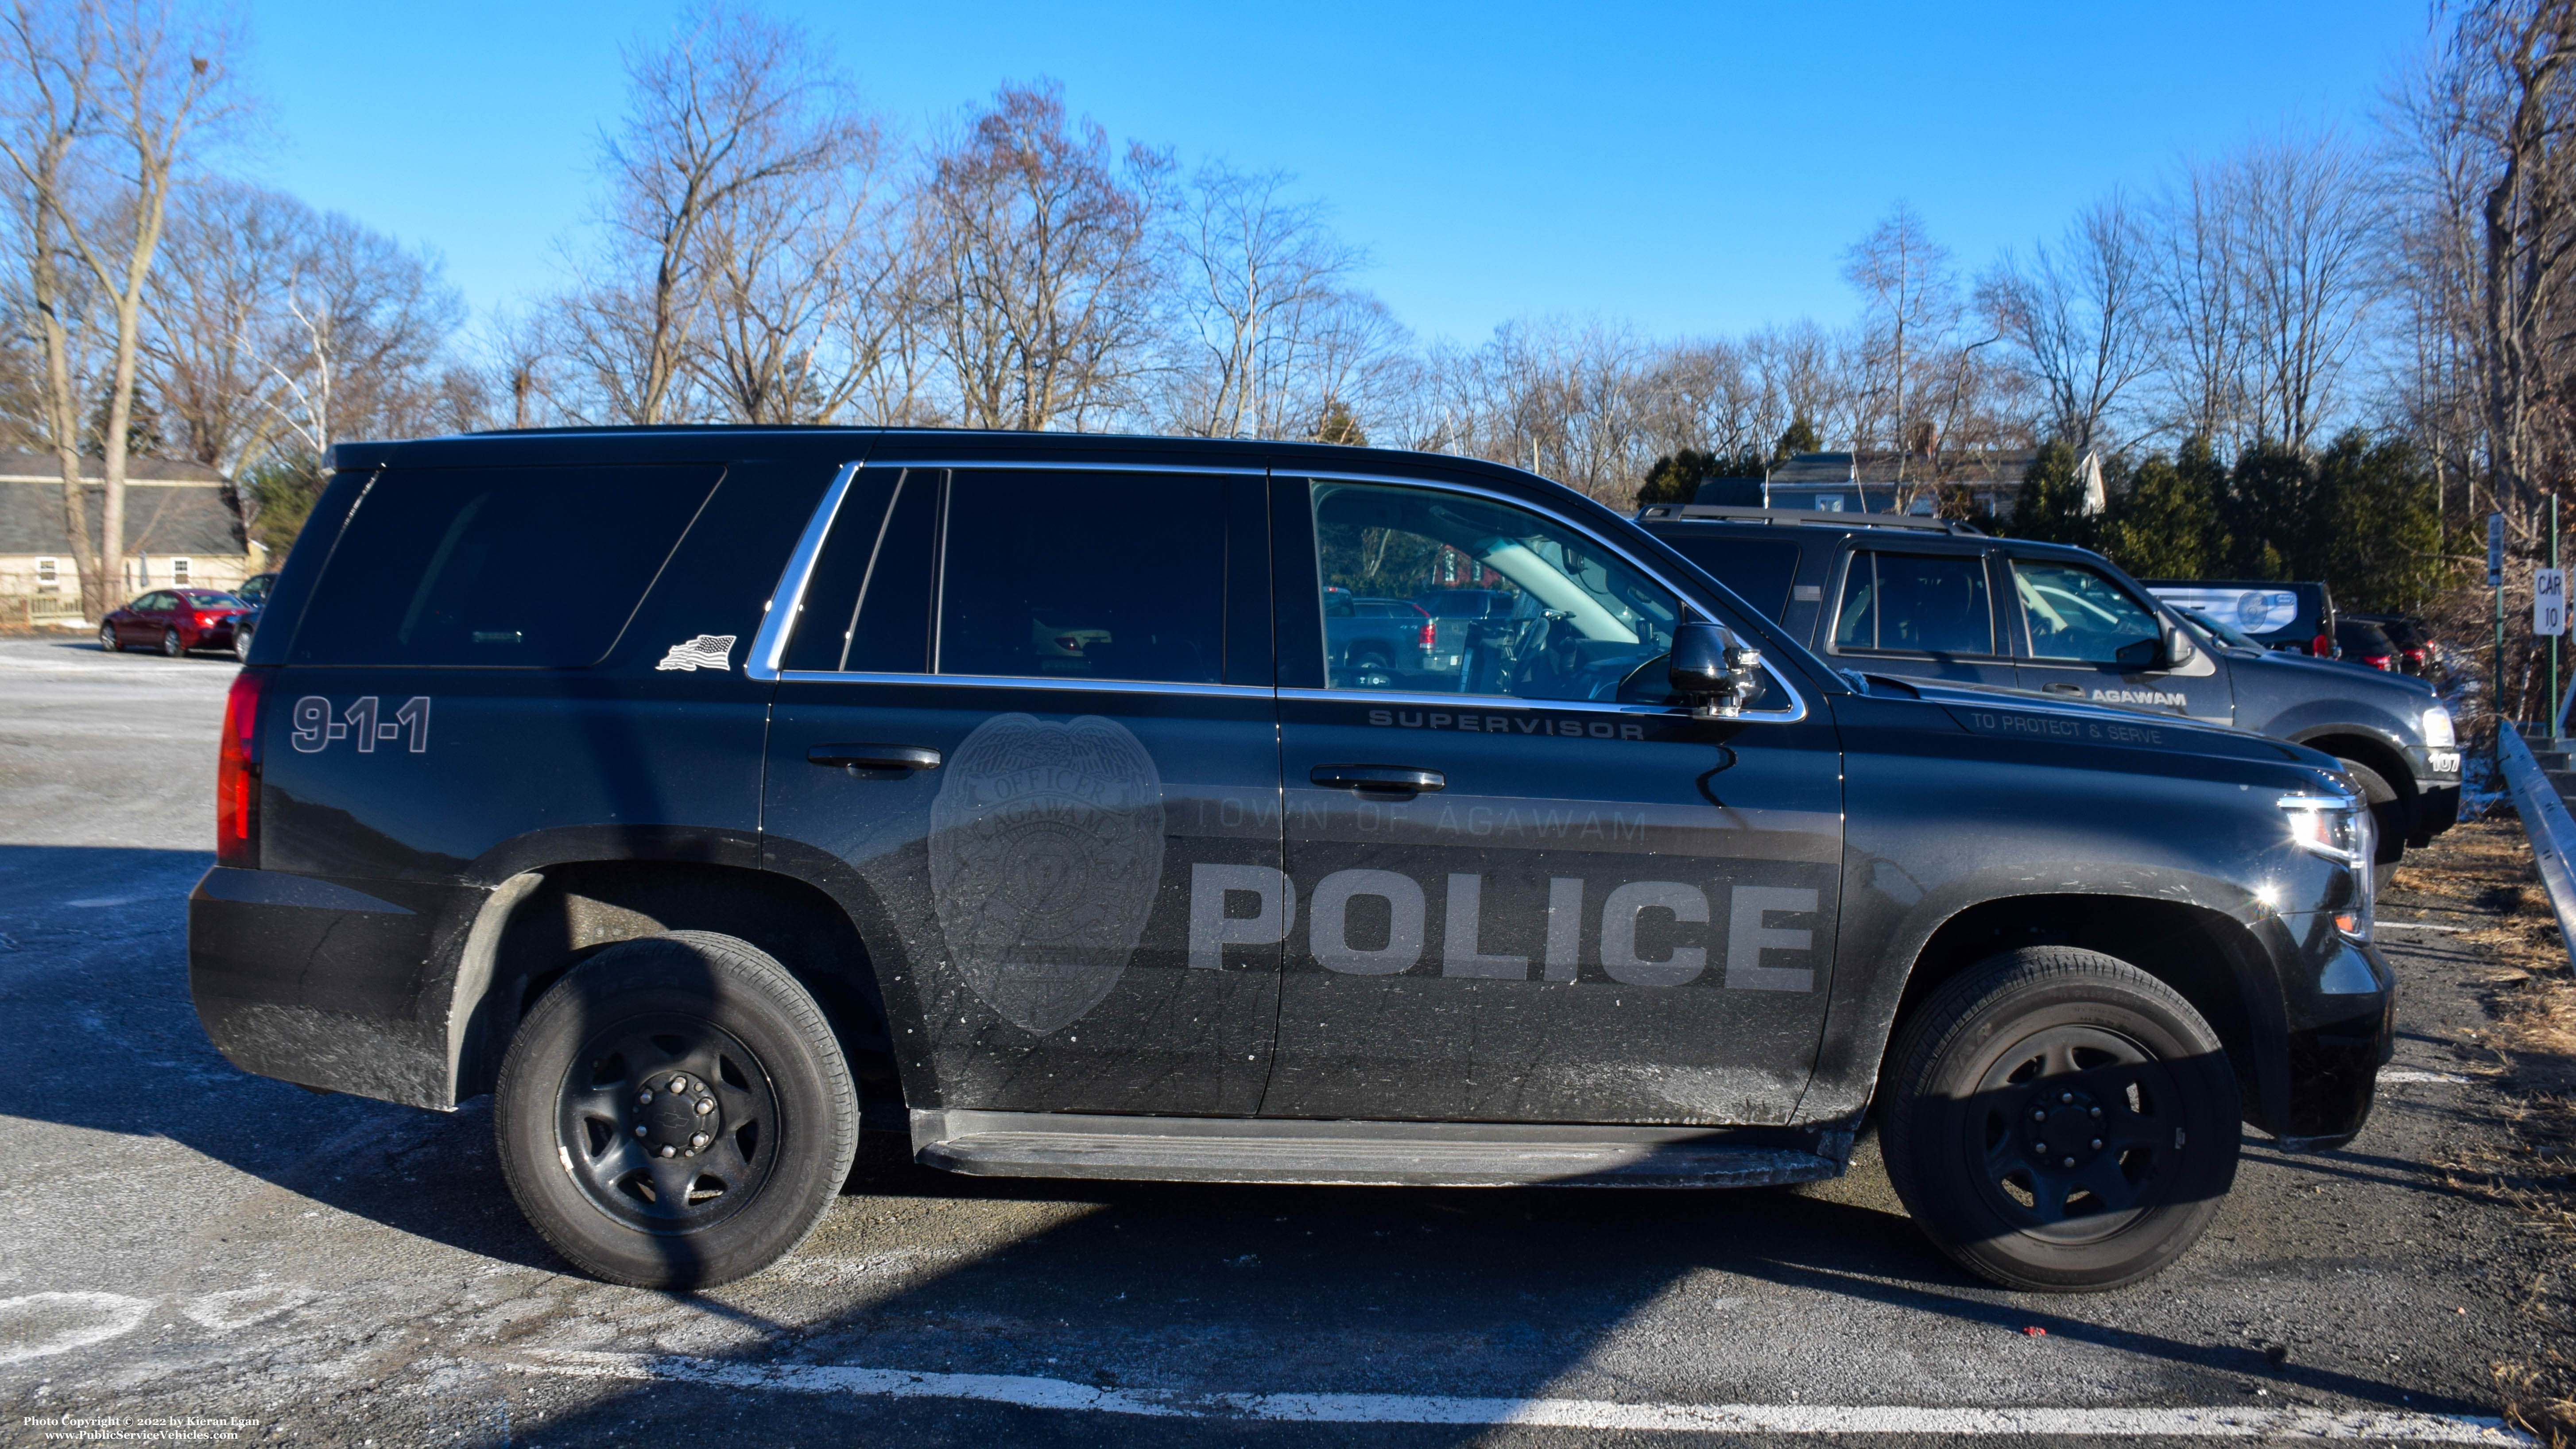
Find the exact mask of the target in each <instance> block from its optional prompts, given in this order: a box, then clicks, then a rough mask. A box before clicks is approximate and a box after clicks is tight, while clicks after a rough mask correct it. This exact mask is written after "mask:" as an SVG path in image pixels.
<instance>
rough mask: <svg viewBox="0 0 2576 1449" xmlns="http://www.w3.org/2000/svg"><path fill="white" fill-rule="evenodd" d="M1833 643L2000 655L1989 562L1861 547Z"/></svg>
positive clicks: (1953, 555)
mask: <svg viewBox="0 0 2576 1449" xmlns="http://www.w3.org/2000/svg"><path fill="white" fill-rule="evenodd" d="M1834 647H1835V648H1836V649H1887V650H1895V651H1898V652H1901V653H1907V654H1992V653H1994V652H1995V625H1994V608H1993V605H1992V603H1991V601H1990V600H1989V597H1988V595H1987V591H1986V561H1985V560H1984V559H1983V558H1982V557H1980V556H1978V555H1976V554H1957V553H1945V554H1913V553H1881V552H1878V551H1877V550H1875V549H1865V550H1861V551H1859V552H1855V553H1854V554H1853V555H1852V560H1851V572H1850V573H1848V574H1846V575H1845V576H1844V578H1843V602H1842V607H1841V608H1839V609H1837V610H1836V611H1835V613H1834Z"/></svg>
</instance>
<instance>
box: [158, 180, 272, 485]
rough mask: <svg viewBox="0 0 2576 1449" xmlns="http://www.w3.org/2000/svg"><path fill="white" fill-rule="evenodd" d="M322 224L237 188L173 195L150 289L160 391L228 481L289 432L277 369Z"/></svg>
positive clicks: (190, 442)
mask: <svg viewBox="0 0 2576 1449" xmlns="http://www.w3.org/2000/svg"><path fill="white" fill-rule="evenodd" d="M312 226H313V214H312V211H311V209H310V208H308V207H306V206H305V205H304V204H303V203H302V202H300V201H297V200H295V199H294V198H293V197H290V196H286V195H283V194H281V193H278V192H274V191H268V190H264V189H262V188H259V187H255V186H246V185H242V184H240V183H237V182H225V181H205V182H199V183H196V184H192V185H190V186H187V187H184V188H182V189H181V190H180V192H179V194H178V196H177V197H176V198H174V204H173V207H172V210H171V213H170V221H169V225H168V227H167V229H166V231H165V232H164V234H163V237H162V244H161V255H160V258H159V261H158V265H156V266H155V267H154V268H153V270H152V274H151V278H150V282H149V285H148V286H147V288H146V290H145V303H146V306H147V309H148V315H149V318H150V321H151V327H150V329H149V330H148V331H147V332H146V334H145V348H146V352H147V355H148V357H149V359H150V363H151V380H152V391H153V393H154V395H155V397H156V398H157V399H158V401H159V403H160V407H161V411H162V415H163V416H164V417H165V418H168V419H170V420H172V421H174V422H176V423H177V424H178V426H179V432H180V436H181V440H182V443H183V446H184V448H185V451H186V453H187V455H188V456H189V457H191V458H193V459H195V460H196V461H198V462H200V463H203V464H205V465H206V466H208V467H210V468H213V469H215V470H216V471H217V472H220V473H222V474H223V475H224V476H226V477H232V476H235V475H237V474H238V473H240V472H241V470H242V467H243V465H244V464H245V463H247V462H249V461H251V460H253V459H255V458H257V457H259V456H260V455H261V454H262V453H264V452H266V451H267V450H268V447H269V445H270V444H271V443H272V442H274V441H275V440H276V438H277V436H278V434H279V432H280V430H281V429H283V428H284V426H285V423H286V418H285V405H284V402H283V400H282V398H281V396H280V388H281V385H282V381H283V378H282V375H281V369H280V366H279V364H280V361H281V359H282V358H283V357H284V356H286V355H287V354H289V353H290V352H291V351H292V349H293V347H294V339H293V337H292V335H291V331H292V321H291V319H290V318H289V317H287V316H286V315H285V310H284V307H283V305H282V303H283V301H284V299H285V298H286V296H287V294H288V292H289V290H290V289H291V288H292V287H293V285H294V283H295V279H296V277H297V276H298V275H299V273H300V272H301V271H303V270H304V269H305V267H306V266H307V264H308V260H309V257H308V254H309V251H310V248H311V243H312Z"/></svg>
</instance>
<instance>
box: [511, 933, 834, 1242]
mask: <svg viewBox="0 0 2576 1449" xmlns="http://www.w3.org/2000/svg"><path fill="white" fill-rule="evenodd" d="M675 1079H676V1080H678V1081H680V1082H682V1083H683V1085H682V1086H681V1087H680V1088H679V1089H678V1090H677V1091H674V1090H673V1089H672V1086H671V1084H672V1082H673V1081H674V1080H675ZM648 1094H649V1101H648V1100H647V1096H648ZM702 1103H711V1104H713V1105H712V1107H711V1108H710V1107H707V1106H702V1105H701V1104H702ZM709 1123H712V1124H714V1125H713V1129H712V1130H711V1131H701V1130H699V1129H701V1128H705V1127H706V1126H707V1124H709ZM493 1131H494V1135H495V1137H496V1138H497V1139H498V1141H499V1144H500V1154H501V1170H502V1173H503V1175H504V1176H506V1177H507V1178H508V1180H509V1184H510V1194H511V1196H513V1197H515V1198H517V1199H518V1202H519V1209H520V1211H521V1212H524V1213H525V1214H527V1218H528V1221H529V1223H530V1224H531V1225H533V1226H534V1227H535V1228H536V1230H537V1232H538V1233H539V1234H540V1235H542V1236H543V1237H544V1238H545V1240H546V1242H547V1243H548V1244H550V1245H552V1246H553V1248H554V1250H555V1251H556V1252H558V1253H560V1254H562V1255H563V1256H564V1257H565V1258H566V1259H567V1260H569V1261H570V1262H571V1263H572V1264H573V1265H574V1266H576V1267H578V1268H580V1269H581V1270H582V1271H583V1272H586V1273H589V1274H591V1275H592V1276H594V1277H598V1278H604V1279H606V1280H608V1281H609V1282H611V1283H623V1284H626V1285H628V1286H630V1287H635V1288H680V1289H688V1288H709V1287H713V1286H715V1285H717V1284H719V1283H729V1282H732V1281H733V1280H734V1279H737V1278H741V1277H744V1276H746V1275H748V1274H752V1273H757V1272H759V1271H760V1270H761V1269H763V1268H766V1267H768V1266H769V1265H770V1264H772V1263H775V1262H777V1261H778V1260H779V1259H780V1258H782V1257H784V1256H786V1255H787V1254H788V1253H790V1252H792V1251H794V1250H795V1248H796V1245H797V1244H799V1243H801V1242H803V1241H805V1238H806V1235H807V1234H809V1233H811V1232H812V1231H813V1230H814V1226H815V1224H817V1223H819V1222H821V1221H822V1218H823V1214H824V1212H825V1211H826V1210H828V1209H829V1208H830V1207H831V1205H832V1200H833V1199H834V1198H835V1197H837V1196H838V1195H839V1193H840V1190H841V1184H842V1183H843V1182H844V1181H845V1180H846V1179H847V1178H848V1176H849V1172H850V1161H851V1158H852V1156H853V1155H854V1154H855V1153H856V1152H857V1150H858V1140H859V1103H858V1092H857V1089H856V1087H854V1086H853V1085H852V1083H851V1079H850V1072H849V1067H848V1064H847V1063H846V1062H845V1061H844V1060H843V1058H842V1055H841V1047H840V1043H839V1041H838V1040H837V1039H836V1038H835V1037H834V1036H833V1034H832V1029H831V1027H830V1025H829V1024H828V1023H827V1022H826V1021H825V1020H824V1016H823V1010H822V1008H821V1007H820V1006H818V1005H816V1004H815V1001H814V997H813V995H812V994H811V993H809V992H808V991H806V989H805V988H804V986H803V985H801V984H799V983H798V982H797V980H796V978H795V977H793V976H791V975H789V974H788V972H787V969H786V968H785V967H783V966H781V965H779V964H778V962H777V961H776V960H774V959H772V958H771V957H769V956H768V955H766V954H764V953H763V952H761V951H760V950H758V949H757V948H755V947H753V946H751V945H749V944H748V943H746V942H743V941H738V940H736V939H734V938H733V937H731V936H720V935H716V934H714V933H712V932H706V931H674V932H671V933H669V934H668V935H662V936H647V937H644V938H642V939H640V940H634V941H626V942H622V943H620V944H618V945H615V946H611V947H609V948H608V949H607V950H605V951H602V952H600V953H599V954H598V955H596V956H593V957H591V958H590V959H589V960H587V961H584V962H583V963H582V964H581V965H579V966H576V967H574V968H573V969H572V971H571V972H569V973H568V974H566V975H565V977H564V978H563V979H562V980H561V981H559V982H557V983H555V985H554V986H553V987H552V988H551V989H549V990H548V991H547V992H546V994H545V995H544V997H543V998H541V999H540V1000H539V1001H538V1002H537V1005H536V1008H535V1009H534V1010H532V1011H530V1012H529V1013H528V1018H527V1020H526V1022H525V1023H523V1024H522V1025H521V1026H520V1028H519V1030H518V1033H517V1034H516V1035H515V1036H514V1037H513V1038H512V1039H511V1042H510V1050H509V1053H508V1054H507V1055H506V1056H505V1057H504V1058H503V1059H502V1063H501V1078H500V1084H499V1087H498V1089H497V1090H496V1091H495V1093H494V1105H493ZM702 1137H703V1138H704V1139H706V1140H704V1141H703V1142H701V1141H700V1140H699V1139H700V1138H702Z"/></svg>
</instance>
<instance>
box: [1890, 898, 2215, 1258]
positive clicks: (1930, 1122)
mask: <svg viewBox="0 0 2576 1449" xmlns="http://www.w3.org/2000/svg"><path fill="white" fill-rule="evenodd" d="M1882 1089H1883V1091H1884V1093H1885V1097H1886V1101H1887V1108H1886V1114H1887V1115H1886V1122H1885V1132H1884V1137H1885V1152H1886V1158H1887V1174H1888V1178H1889V1180H1890V1182H1891V1183H1892V1185H1893V1186H1894V1187H1895V1188H1896V1194H1897V1196H1898V1197H1899V1198H1900V1199H1902V1200H1903V1201H1904V1203H1905V1207H1906V1210H1907V1211H1908V1212H1910V1213H1911V1214H1913V1217H1914V1222H1915V1225H1916V1226H1917V1227H1919V1228H1921V1229H1922V1230H1923V1232H1924V1235H1925V1236H1927V1237H1929V1238H1930V1239H1931V1240H1932V1242H1933V1243H1934V1245H1936V1246H1938V1247H1939V1248H1940V1249H1941V1250H1942V1251H1943V1252H1945V1253H1948V1254H1949V1255H1950V1256H1951V1257H1953V1258H1955V1259H1957V1260H1958V1261H1959V1262H1960V1263H1961V1264H1962V1265H1964V1266H1966V1267H1967V1268H1969V1269H1971V1270H1973V1271H1975V1272H1977V1273H1979V1274H1982V1275H1984V1276H1985V1277H1987V1278H1991V1279H1993V1280H1994V1281H1995V1282H1997V1283H2001V1284H2003V1285H2004V1286H2005V1287H2008V1288H2023V1289H2034V1290H2038V1291H2041V1292H2084V1291H2093V1290H2099V1289H2105V1288H2117V1287H2120V1286H2122V1285H2124V1284H2128V1283H2134V1282H2136V1281H2138V1280H2139V1279H2141V1278H2145V1277H2147V1276H2149V1275H2151V1274H2153V1273H2156V1272H2158V1271H2160V1270H2161V1269H2163V1268H2164V1267H2165V1265H2167V1264H2168V1263H2171V1262H2172V1261H2174V1259H2176V1258H2178V1257H2180V1256H2181V1255H2182V1253H2183V1251H2184V1250H2185V1249H2187V1248H2189V1247H2190V1246H2191V1245H2192V1243H2193V1242H2195V1241H2197V1240H2198V1239H2199V1237H2200V1235H2201V1232H2202V1231H2203V1230H2204V1229H2206V1228H2207V1227H2208V1226H2209V1220H2210V1219H2211V1218H2212V1217H2213V1216H2215V1215H2216V1214H2217V1212H2218V1204H2219V1200H2220V1199H2221V1198H2224V1197H2225V1196H2226V1195H2227V1190H2228V1188H2229V1187H2230V1186H2231V1185H2232V1184H2233V1183H2234V1182H2235V1180H2236V1150H2237V1138H2238V1128H2237V1116H2238V1112H2237V1094H2236V1074H2235V1071H2234V1070H2233V1069H2232V1068H2231V1067H2230V1066H2229V1064H2228V1060H2227V1055H2226V1052H2225V1050H2224V1049H2223V1048H2222V1047H2221V1046H2220V1045H2219V1041H2218V1036H2217V1033H2215V1032H2213V1031H2211V1030H2210V1027H2209V1023H2208V1022H2207V1021H2205V1020H2203V1019H2202V1017H2201V1015H2200V1013H2199V1012H2198V1011H2195V1010H2194V1009H2192V1006H2191V1003H2189V1002H2187V1001H2185V1000H2183V999H2182V997H2181V996H2180V995H2178V994H2177V993H2176V992H2175V991H2174V990H2173V989H2172V988H2171V987H2168V986H2166V985H2165V984H2164V983H2163V982H2161V981H2158V980H2156V979H2155V978H2154V977H2152V976H2149V975H2147V974H2146V973H2145V972H2143V971H2141V970H2139V969H2138V968H2136V967H2135V966H2132V965H2130V964H2128V963H2127V962H2125V961H2120V960H2116V959H2114V958H2112V957H2109V956H2105V955H2102V954H2100V953H2098V952H2093V951H2081V950H2076V949H2074V948H2072V947H2066V946H2034V947H2025V948H2023V949H2021V950H2017V951H2009V952H2006V953H2004V954H2003V955H2000V956H1996V957H1994V958H1992V959H1990V960H1988V961H1985V962H1983V963H1981V964H1979V965H1978V966H1976V967H1974V968H1972V969H1970V970H1969V971H1968V972H1967V974H1965V975H1964V976H1962V977H1960V978H1959V979H1958V980H1956V981H1953V982H1951V983H1950V984H1948V985H1947V986H1945V987H1943V988H1942V989H1941V990H1940V991H1939V992H1937V993H1936V994H1934V996H1933V997H1932V999H1931V1000H1930V1001H1928V1002H1926V1003H1924V1005H1923V1007H1922V1008H1921V1010H1920V1011H1918V1012H1917V1013H1916V1015H1915V1018H1914V1020H1913V1022H1912V1023H1911V1024H1909V1025H1908V1026H1907V1027H1906V1029H1905V1032H1904V1035H1903V1036H1902V1037H1901V1038H1900V1039H1899V1041H1898V1043H1897V1046H1896V1049H1895V1050H1894V1051H1893V1052H1891V1053H1889V1056H1888V1068H1887V1077H1886V1079H1885V1080H1884V1081H1883V1082H1882Z"/></svg>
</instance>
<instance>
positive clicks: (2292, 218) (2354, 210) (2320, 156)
mask: <svg viewBox="0 0 2576 1449" xmlns="http://www.w3.org/2000/svg"><path fill="white" fill-rule="evenodd" d="M2241 164H2242V167H2243V175H2244V178H2245V184H2244V187H2243V191H2242V197H2243V199H2244V217H2245V228H2244V241H2243V245H2242V247H2241V249H2240V251H2239V253H2238V256H2239V261H2240V267H2241V271H2242V273H2243V282H2242V284H2241V291H2240V296H2241V298H2242V300H2243V303H2244V306H2245V312H2246V319H2247V320H2246V341H2247V344H2248V347H2247V351H2248V360H2249V363H2250V367H2249V372H2248V375H2249V378H2250V386H2249V388H2248V392H2249V397H2248V402H2249V403H2250V404H2251V407H2252V411H2253V418H2254V429H2255V433H2256V435H2257V436H2258V437H2264V438H2269V439H2272V440H2274V441H2276V442H2280V443H2284V444H2287V445H2289V446H2290V447H2293V448H2305V447H2307V446H2309V445H2310V443H2311V442H2313V441H2314V440H2315V439H2316V437H2317V436H2318V435H2319V434H2320V433H2321V432H2322V430H2323V429H2324V427H2325V425H2326V422H2327V420H2328V419H2329V418H2330V417H2331V416H2332V415H2333V414H2334V413H2335V411H2336V405H2337V403H2338V401H2339V400H2340V399H2339V396H2338V391H2337V390H2338V387H2339V386H2340V384H2341V381H2342V378H2343V374H2344V371H2345V369H2346V367H2347V366H2349V365H2350V363H2351V362H2352V359H2353V353H2354V350H2355V348H2356V347H2357V346H2358V345H2359V344H2360V342H2361V341H2362V338H2363V329H2364V327H2365V325H2366V323H2367V321H2368V317H2369V313H2370V309H2371V308H2372V306H2373V305H2374V304H2375V303H2376V302H2377V301H2378V297H2379V292H2378V283H2379V278H2380V275H2381V273H2380V271H2379V267H2378V260H2379V251H2378V248H2379V242H2380V236H2381V229H2382V227H2383V225H2384V217H2383V214H2382V212H2381V209H2380V207H2379V205H2378V204H2377V201H2376V198H2375V195H2374V190H2373V186H2372V181H2371V178H2370V177H2369V175H2368V174H2367V173H2366V171H2365V170H2364V168H2363V166H2362V164H2361V162H2360V160H2359V159H2358V158H2357V157H2355V156H2354V154H2353V153H2352V151H2351V149H2350V148H2349V147H2347V146H2346V145H2344V144H2343V142H2342V141H2341V140H2340V139H2339V138H2337V137H2335V136H2332V135H2323V136H2316V137H2284V138H2282V139H2280V140H2277V141H2272V142H2268V143H2264V144H2261V145H2257V146H2255V147H2252V148H2251V149H2249V150H2248V151H2247V153H2246V155H2245V157H2244V160H2243V162H2242V163H2241Z"/></svg>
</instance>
